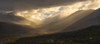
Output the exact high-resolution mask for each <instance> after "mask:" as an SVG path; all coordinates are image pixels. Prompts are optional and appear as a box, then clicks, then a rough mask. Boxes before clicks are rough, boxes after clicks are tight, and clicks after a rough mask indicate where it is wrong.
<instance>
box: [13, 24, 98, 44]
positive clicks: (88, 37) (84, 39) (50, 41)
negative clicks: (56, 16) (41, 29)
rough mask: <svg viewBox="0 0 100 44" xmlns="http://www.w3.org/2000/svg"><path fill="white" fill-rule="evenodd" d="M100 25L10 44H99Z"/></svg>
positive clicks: (20, 40)
mask: <svg viewBox="0 0 100 44" xmlns="http://www.w3.org/2000/svg"><path fill="white" fill-rule="evenodd" d="M99 41H100V25H96V26H90V27H88V28H84V29H80V30H78V31H73V32H63V33H56V34H49V35H42V36H36V37H25V38H20V39H18V40H17V41H16V42H15V43H12V44H100V42H99Z"/></svg>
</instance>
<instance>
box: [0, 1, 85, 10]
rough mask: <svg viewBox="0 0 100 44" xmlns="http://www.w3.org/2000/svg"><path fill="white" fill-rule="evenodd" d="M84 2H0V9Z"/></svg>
mask: <svg viewBox="0 0 100 44" xmlns="http://www.w3.org/2000/svg"><path fill="white" fill-rule="evenodd" d="M80 1H86V0H0V9H32V8H44V7H51V6H59V5H69V4H72V3H75V2H80Z"/></svg>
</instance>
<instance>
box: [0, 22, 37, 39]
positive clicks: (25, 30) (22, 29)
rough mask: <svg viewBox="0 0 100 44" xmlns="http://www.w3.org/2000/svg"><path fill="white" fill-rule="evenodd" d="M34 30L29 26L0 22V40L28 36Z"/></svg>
mask: <svg viewBox="0 0 100 44" xmlns="http://www.w3.org/2000/svg"><path fill="white" fill-rule="evenodd" d="M31 31H34V32H36V30H35V29H33V28H32V27H29V26H24V25H18V24H13V23H7V22H0V39H3V38H11V37H13V38H14V37H20V36H24V35H30V33H31Z"/></svg>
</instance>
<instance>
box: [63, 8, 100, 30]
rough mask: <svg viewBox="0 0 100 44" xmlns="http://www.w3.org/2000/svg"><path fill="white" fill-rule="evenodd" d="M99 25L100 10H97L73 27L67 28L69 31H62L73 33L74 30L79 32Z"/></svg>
mask: <svg viewBox="0 0 100 44" xmlns="http://www.w3.org/2000/svg"><path fill="white" fill-rule="evenodd" d="M98 24H100V9H98V10H95V11H94V12H92V13H91V14H89V15H88V16H86V17H84V18H82V19H81V20H79V21H77V22H76V23H74V24H72V25H71V26H69V27H67V29H65V30H62V31H67V30H70V31H73V29H74V30H77V29H82V28H86V27H89V26H91V25H98Z"/></svg>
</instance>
